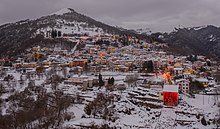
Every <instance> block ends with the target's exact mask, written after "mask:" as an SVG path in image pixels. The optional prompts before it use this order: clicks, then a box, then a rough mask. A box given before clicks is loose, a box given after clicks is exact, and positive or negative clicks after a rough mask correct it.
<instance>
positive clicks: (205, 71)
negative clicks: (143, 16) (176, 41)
mask: <svg viewBox="0 0 220 129" xmlns="http://www.w3.org/2000/svg"><path fill="white" fill-rule="evenodd" d="M66 38H70V37H66ZM71 40H72V41H75V43H76V44H83V45H84V48H81V50H77V49H74V50H71V51H68V50H61V49H60V48H54V49H51V48H45V47H44V48H42V47H39V46H38V47H33V48H31V49H28V50H27V51H26V52H25V54H23V55H22V56H21V57H19V58H18V59H16V60H14V61H13V62H12V66H13V67H14V68H15V69H16V70H20V71H24V70H25V71H26V72H25V73H31V74H36V73H42V72H45V71H47V70H48V69H51V68H54V67H56V69H58V70H60V71H62V70H63V69H65V70H66V72H65V73H66V74H65V75H62V76H63V77H64V78H66V79H65V81H64V83H65V84H74V85H75V84H77V85H82V86H83V87H84V88H87V87H92V86H93V85H95V84H97V83H98V77H97V75H98V74H99V73H101V74H102V73H103V76H104V78H105V77H106V78H105V79H106V80H107V79H108V77H110V76H114V77H115V79H116V80H117V79H118V81H119V82H120V81H127V80H128V79H129V78H136V79H137V80H141V83H142V84H141V85H143V86H146V87H150V88H156V87H161V88H164V96H165V92H177V93H178V92H180V91H181V92H182V93H189V89H190V81H198V82H200V83H202V84H203V86H204V87H207V86H213V85H215V83H216V82H215V79H214V78H213V77H212V76H211V73H213V72H215V71H217V70H218V66H217V65H215V64H216V62H214V61H210V60H209V59H207V58H206V57H205V56H197V60H195V61H193V62H191V61H189V60H188V59H187V57H186V56H175V55H172V54H167V53H166V52H163V51H160V50H159V49H158V48H162V47H167V46H166V44H158V43H147V42H144V41H141V40H138V39H136V38H134V37H127V38H126V42H127V44H126V45H125V44H123V43H122V42H125V39H123V38H121V37H117V36H96V37H89V36H81V37H80V38H79V37H78V38H73V37H71ZM94 40H96V41H100V40H102V41H105V42H101V43H100V44H97V43H96V42H94ZM73 43H74V42H73ZM106 43H107V44H106ZM147 61H152V62H153V67H154V70H153V71H151V73H147V72H146V71H145V70H144V69H143V64H144V62H147ZM6 62H7V63H8V62H10V60H7V59H1V60H0V63H1V64H2V66H1V67H0V69H1V70H2V69H7V68H5V67H4V64H5V63H6ZM207 63H209V64H212V65H211V66H210V65H208V64H207ZM21 69H22V70H21ZM61 69H62V70H61ZM110 72H111V73H121V74H123V75H125V78H123V77H122V78H121V79H120V76H117V75H118V74H114V75H113V74H110V75H108V74H109V73H110ZM25 73H23V74H25ZM63 73H64V72H63ZM121 74H120V75H121ZM166 74H168V75H169V76H166ZM126 79H127V80H126ZM106 82H107V81H106ZM120 83H121V84H123V82H120ZM171 85H172V86H173V87H172V88H170V87H167V86H171ZM175 87H177V88H175ZM169 95H170V94H169ZM173 96H175V95H173ZM166 101H169V100H166ZM172 101H174V100H172Z"/></svg>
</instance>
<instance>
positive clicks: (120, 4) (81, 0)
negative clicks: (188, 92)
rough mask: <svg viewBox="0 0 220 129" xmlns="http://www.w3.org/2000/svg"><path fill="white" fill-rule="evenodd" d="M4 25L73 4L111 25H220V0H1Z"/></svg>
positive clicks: (169, 27) (167, 28)
mask: <svg viewBox="0 0 220 129" xmlns="http://www.w3.org/2000/svg"><path fill="white" fill-rule="evenodd" d="M0 2H1V4H0V24H3V23H6V22H14V21H17V20H21V19H27V18H37V17H41V16H44V15H47V14H50V13H52V12H54V11H57V10H59V9H62V8H66V7H70V8H73V9H75V10H76V11H78V12H80V13H83V14H85V15H88V16H91V17H92V18H95V19H97V20H100V21H102V22H104V23H107V24H110V25H118V26H122V27H125V28H129V29H132V28H134V29H135V28H146V27H148V28H151V29H152V30H153V31H171V30H173V28H174V27H177V26H178V25H182V26H200V25H207V24H213V25H217V26H220V14H219V12H220V2H219V0H0Z"/></svg>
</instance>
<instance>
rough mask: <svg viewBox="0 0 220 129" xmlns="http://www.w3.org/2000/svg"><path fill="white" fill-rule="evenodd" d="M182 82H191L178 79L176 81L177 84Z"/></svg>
mask: <svg viewBox="0 0 220 129" xmlns="http://www.w3.org/2000/svg"><path fill="white" fill-rule="evenodd" d="M182 81H187V82H189V80H186V79H177V80H176V83H178V82H182Z"/></svg>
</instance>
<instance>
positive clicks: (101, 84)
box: [99, 74, 105, 87]
mask: <svg viewBox="0 0 220 129" xmlns="http://www.w3.org/2000/svg"><path fill="white" fill-rule="evenodd" d="M104 85H105V82H104V81H103V80H102V75H101V74H99V86H100V87H101V86H104Z"/></svg>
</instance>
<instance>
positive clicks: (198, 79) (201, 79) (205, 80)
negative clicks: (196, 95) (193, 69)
mask: <svg viewBox="0 0 220 129" xmlns="http://www.w3.org/2000/svg"><path fill="white" fill-rule="evenodd" d="M196 81H199V82H209V80H208V79H206V78H196Z"/></svg>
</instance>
